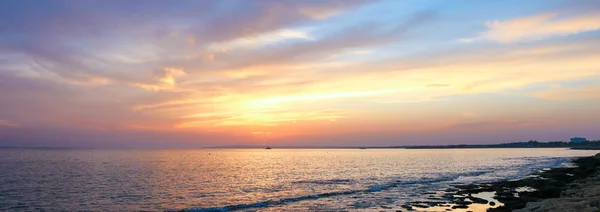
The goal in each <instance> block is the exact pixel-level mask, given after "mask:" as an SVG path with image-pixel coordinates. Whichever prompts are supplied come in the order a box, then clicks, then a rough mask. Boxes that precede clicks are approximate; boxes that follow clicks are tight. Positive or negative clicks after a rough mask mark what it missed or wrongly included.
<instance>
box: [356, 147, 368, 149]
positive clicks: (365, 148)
mask: <svg viewBox="0 0 600 212" xmlns="http://www.w3.org/2000/svg"><path fill="white" fill-rule="evenodd" d="M358 149H367V148H365V147H361V148H358Z"/></svg>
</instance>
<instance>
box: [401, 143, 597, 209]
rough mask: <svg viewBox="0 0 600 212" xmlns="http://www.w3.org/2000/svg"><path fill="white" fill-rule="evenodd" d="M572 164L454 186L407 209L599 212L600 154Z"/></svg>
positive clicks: (435, 193) (416, 202) (405, 207)
mask: <svg viewBox="0 0 600 212" xmlns="http://www.w3.org/2000/svg"><path fill="white" fill-rule="evenodd" d="M571 163H573V164H574V165H575V166H573V167H556V168H551V169H543V170H540V171H538V172H537V173H532V174H531V175H530V176H528V177H526V178H523V179H517V180H503V181H497V182H491V183H473V184H467V185H455V186H454V187H453V188H448V189H446V190H445V191H442V192H430V193H428V194H430V196H429V198H428V201H413V202H409V203H407V204H405V205H403V206H402V207H403V208H404V209H405V210H408V211H457V212H467V211H473V212H475V211H490V212H504V211H518V212H529V211H573V210H575V211H590V212H598V211H600V209H599V208H600V153H598V154H596V155H595V156H588V157H579V158H574V159H572V161H571Z"/></svg>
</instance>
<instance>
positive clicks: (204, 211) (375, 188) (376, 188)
mask: <svg viewBox="0 0 600 212" xmlns="http://www.w3.org/2000/svg"><path fill="white" fill-rule="evenodd" d="M485 173H488V172H487V171H476V172H470V173H461V174H454V175H448V176H442V177H437V178H428V179H421V180H413V181H400V180H398V181H393V182H389V183H385V184H378V185H372V186H369V187H368V188H367V189H357V190H348V191H337V192H326V193H320V194H314V195H306V196H300V197H291V198H281V199H278V200H267V201H262V202H255V203H248V204H237V205H229V206H223V207H215V208H193V209H186V210H184V211H190V212H214V211H234V210H244V209H252V208H267V207H273V206H281V205H285V204H289V203H294V202H300V201H305V200H316V199H321V198H329V197H334V196H342V195H353V194H367V193H373V192H380V191H384V190H389V189H392V188H396V187H400V186H404V185H414V184H431V183H438V182H446V181H452V180H455V179H457V178H459V177H461V176H466V175H468V176H477V175H482V174H485ZM348 182H353V181H352V180H345V179H334V180H324V181H319V182H317V181H296V182H292V183H316V184H324V183H348Z"/></svg>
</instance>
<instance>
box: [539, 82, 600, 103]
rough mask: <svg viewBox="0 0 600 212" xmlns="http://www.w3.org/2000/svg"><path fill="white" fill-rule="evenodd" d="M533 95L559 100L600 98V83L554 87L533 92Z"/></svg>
mask: <svg viewBox="0 0 600 212" xmlns="http://www.w3.org/2000/svg"><path fill="white" fill-rule="evenodd" d="M533 95H534V96H537V97H540V98H544V99H550V100H558V101H568V100H583V99H594V100H600V84H595V85H586V86H581V87H575V88H563V87H552V88H550V89H548V90H545V91H542V92H536V93H533Z"/></svg>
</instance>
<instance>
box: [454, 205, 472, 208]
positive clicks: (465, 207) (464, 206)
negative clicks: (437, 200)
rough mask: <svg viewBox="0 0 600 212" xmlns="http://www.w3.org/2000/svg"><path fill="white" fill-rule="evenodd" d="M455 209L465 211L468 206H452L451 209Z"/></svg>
mask: <svg viewBox="0 0 600 212" xmlns="http://www.w3.org/2000/svg"><path fill="white" fill-rule="evenodd" d="M457 208H461V209H467V208H469V206H468V205H455V206H452V209H457Z"/></svg>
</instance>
